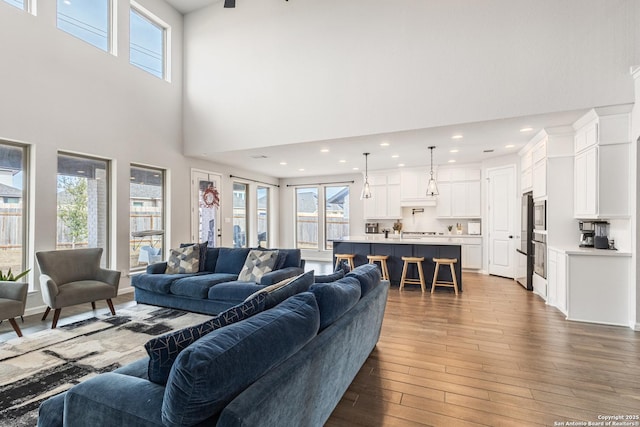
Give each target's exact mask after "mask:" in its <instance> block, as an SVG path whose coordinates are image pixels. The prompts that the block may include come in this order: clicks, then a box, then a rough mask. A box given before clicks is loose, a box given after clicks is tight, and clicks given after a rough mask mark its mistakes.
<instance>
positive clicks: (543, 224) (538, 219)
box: [533, 200, 547, 230]
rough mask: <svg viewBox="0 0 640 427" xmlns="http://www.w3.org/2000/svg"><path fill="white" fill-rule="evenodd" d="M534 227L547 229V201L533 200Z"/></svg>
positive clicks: (535, 228)
mask: <svg viewBox="0 0 640 427" xmlns="http://www.w3.org/2000/svg"><path fill="white" fill-rule="evenodd" d="M533 229H534V230H546V229H547V201H546V200H540V201H538V202H533Z"/></svg>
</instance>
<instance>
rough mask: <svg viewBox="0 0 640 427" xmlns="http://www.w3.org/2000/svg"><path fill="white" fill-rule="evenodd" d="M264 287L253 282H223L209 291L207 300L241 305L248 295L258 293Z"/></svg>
mask: <svg viewBox="0 0 640 427" xmlns="http://www.w3.org/2000/svg"><path fill="white" fill-rule="evenodd" d="M264 288H265V286H262V285H258V284H257V283H254V282H240V281H237V280H236V281H232V282H224V283H218V284H217V285H215V286H212V287H211V288H210V289H209V294H208V295H207V298H208V299H210V300H215V301H231V302H235V303H238V304H239V303H241V302H243V301H244V300H245V299H247V297H248V296H249V295H252V294H254V293H258V292H259V291H261V290H263V289H264Z"/></svg>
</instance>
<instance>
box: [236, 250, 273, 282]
mask: <svg viewBox="0 0 640 427" xmlns="http://www.w3.org/2000/svg"><path fill="white" fill-rule="evenodd" d="M277 260H278V251H264V250H255V249H252V250H251V251H249V254H248V255H247V259H246V260H245V262H244V267H242V270H241V271H240V274H239V275H238V280H239V281H241V282H256V283H258V282H260V279H261V278H262V276H264V275H265V274H266V273H269V272H270V271H273V268H274V266H275V265H276V261H277Z"/></svg>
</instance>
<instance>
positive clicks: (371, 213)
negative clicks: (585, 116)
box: [363, 171, 402, 219]
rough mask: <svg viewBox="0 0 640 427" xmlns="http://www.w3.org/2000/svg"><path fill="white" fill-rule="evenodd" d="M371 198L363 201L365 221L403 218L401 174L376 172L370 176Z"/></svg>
mask: <svg viewBox="0 0 640 427" xmlns="http://www.w3.org/2000/svg"><path fill="white" fill-rule="evenodd" d="M369 186H370V188H371V196H372V197H371V198H370V199H365V200H363V202H364V218H365V219H399V218H402V208H401V207H400V173H398V172H396V171H391V172H376V173H370V174H369Z"/></svg>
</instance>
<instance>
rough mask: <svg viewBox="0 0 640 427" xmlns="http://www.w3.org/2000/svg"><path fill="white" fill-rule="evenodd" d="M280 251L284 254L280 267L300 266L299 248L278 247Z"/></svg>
mask: <svg viewBox="0 0 640 427" xmlns="http://www.w3.org/2000/svg"><path fill="white" fill-rule="evenodd" d="M280 251H281V252H284V254H285V255H286V257H285V259H284V263H283V265H282V266H280V268H287V267H300V262H301V260H302V254H301V252H300V249H280Z"/></svg>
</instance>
